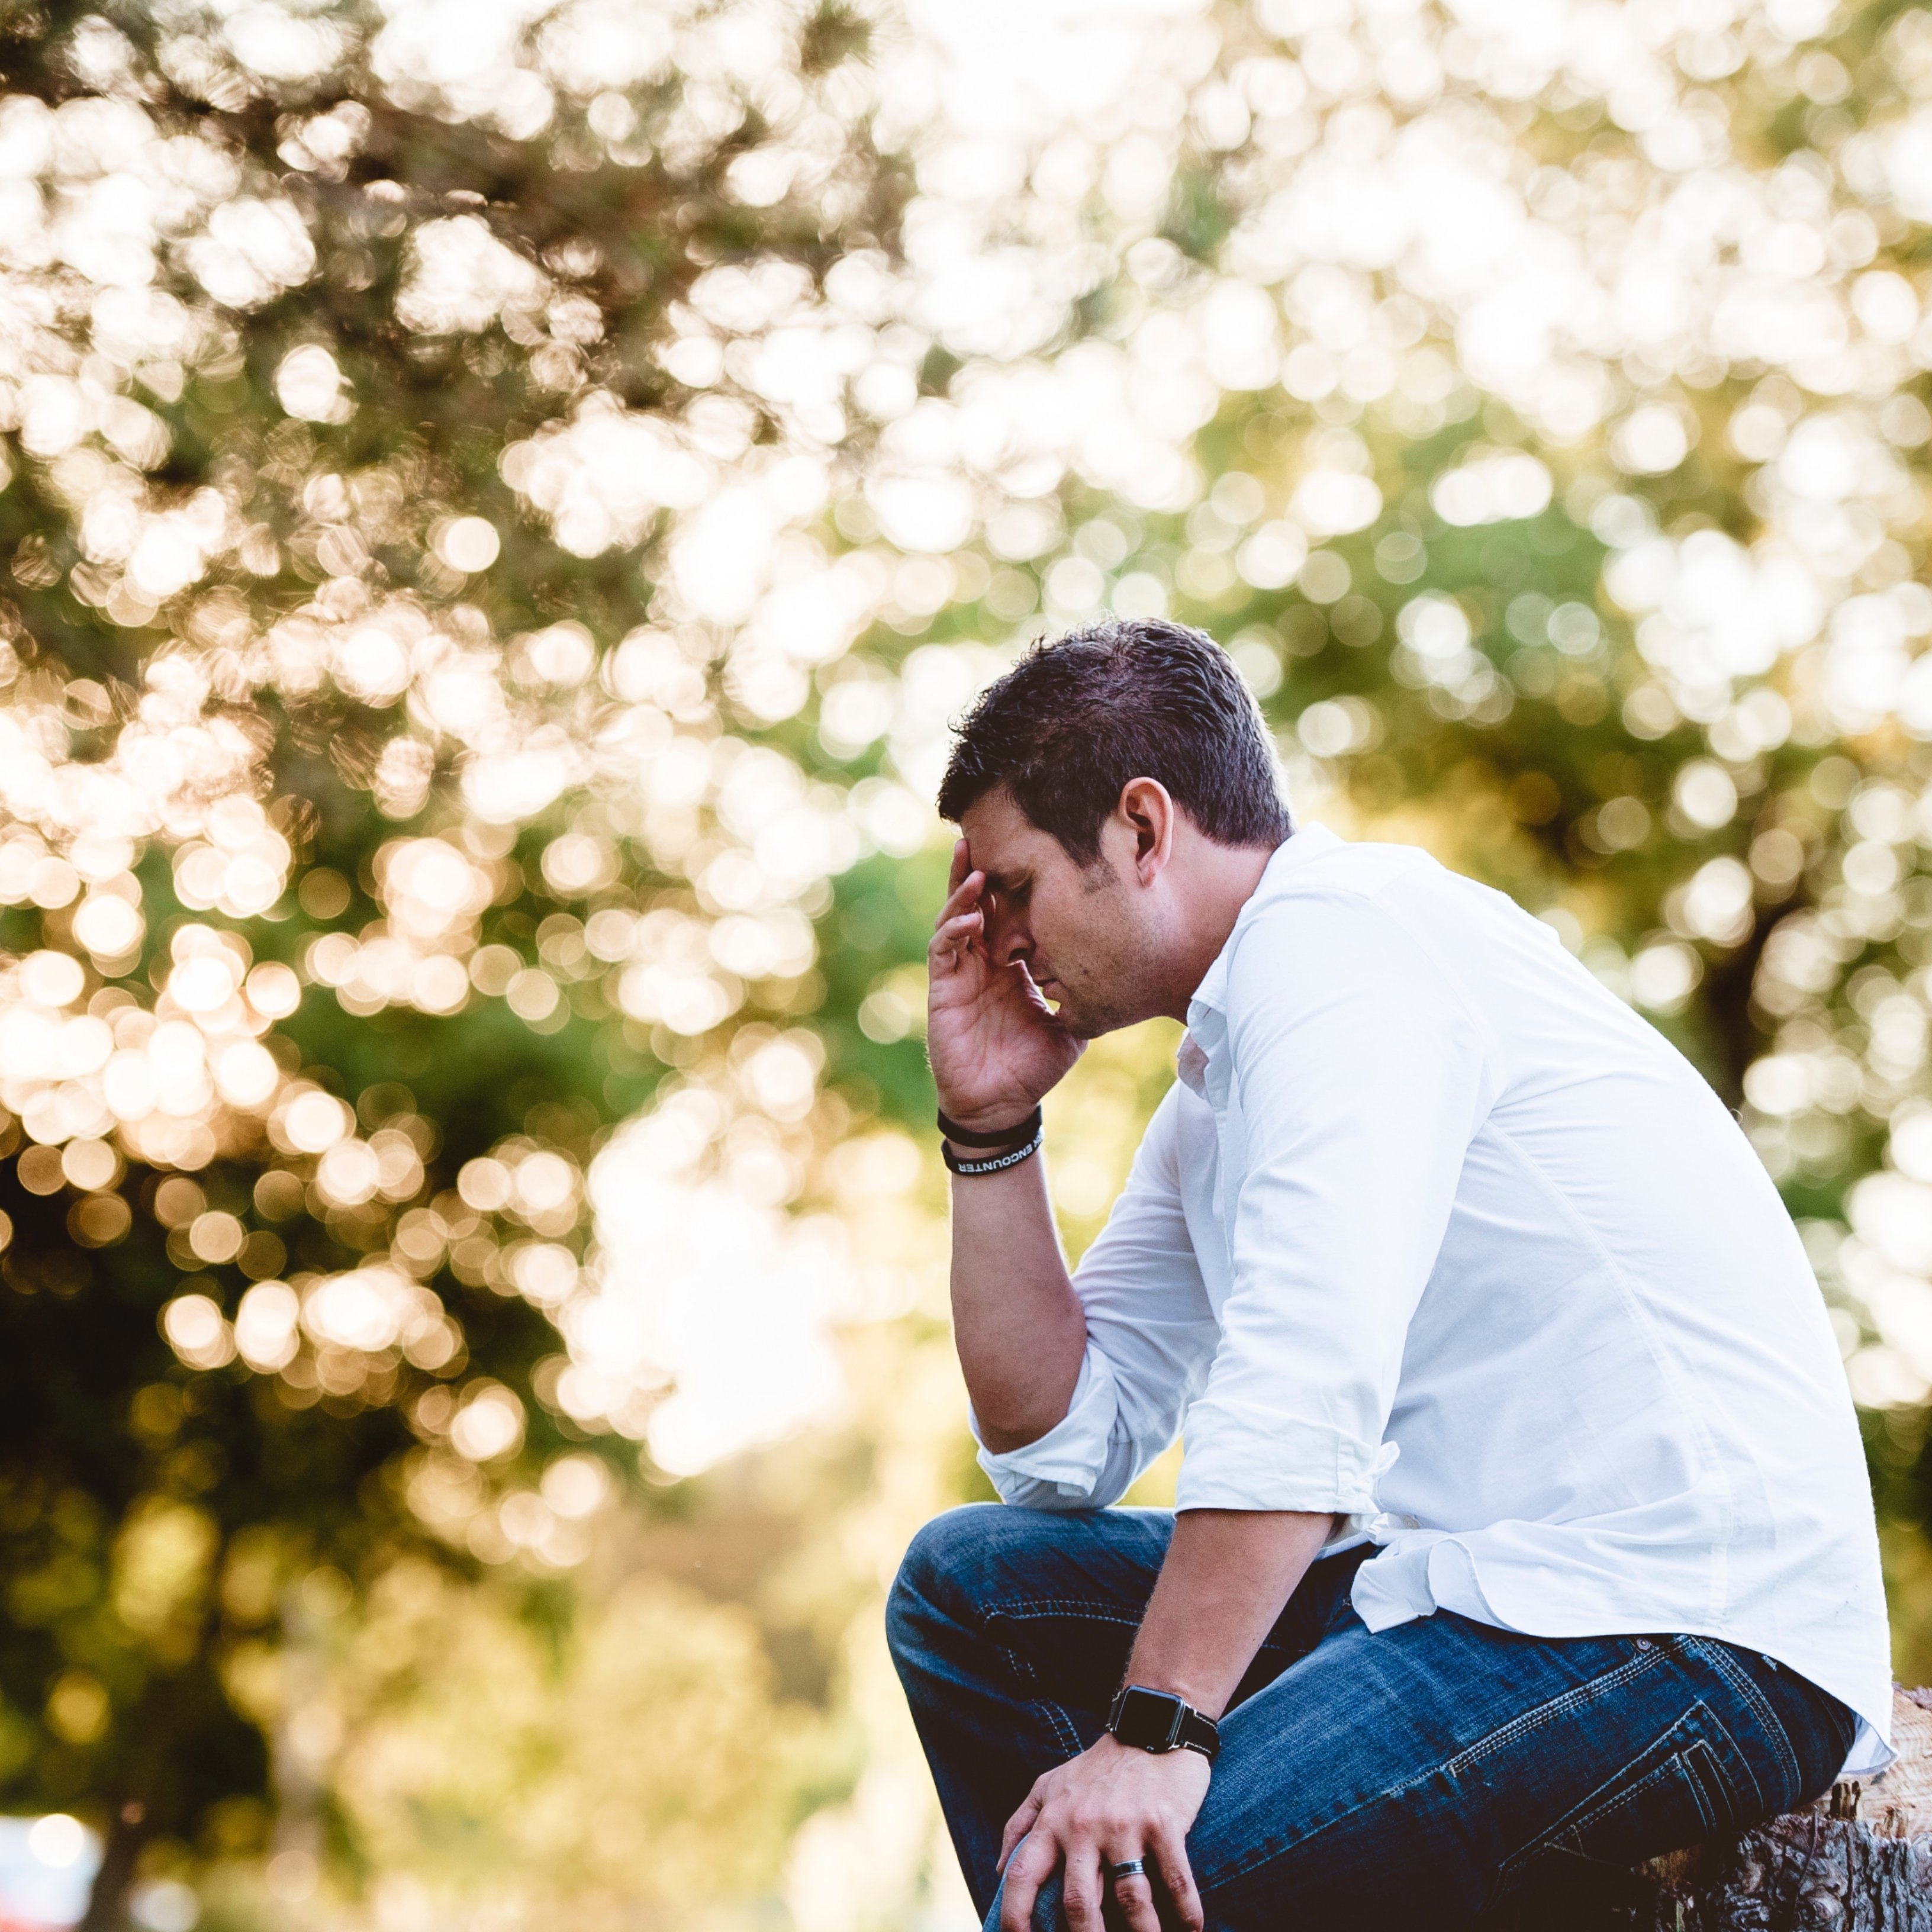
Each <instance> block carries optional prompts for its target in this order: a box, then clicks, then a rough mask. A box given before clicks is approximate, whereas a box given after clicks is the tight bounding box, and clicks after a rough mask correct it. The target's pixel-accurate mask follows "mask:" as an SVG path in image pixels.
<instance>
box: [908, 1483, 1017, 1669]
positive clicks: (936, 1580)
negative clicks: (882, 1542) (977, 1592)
mask: <svg viewBox="0 0 1932 1932" xmlns="http://www.w3.org/2000/svg"><path fill="white" fill-rule="evenodd" d="M1004 1514H1006V1512H1005V1511H1004V1509H1003V1508H1002V1507H1001V1505H999V1504H998V1503H967V1504H964V1505H962V1506H961V1507H960V1508H958V1509H950V1510H948V1511H947V1512H946V1514H944V1516H937V1517H934V1518H933V1520H932V1521H931V1522H930V1523H927V1524H926V1525H925V1526H924V1527H923V1528H922V1529H921V1530H920V1531H919V1534H918V1535H916V1536H915V1537H914V1538H913V1540H912V1541H911V1543H910V1544H909V1545H908V1546H907V1550H906V1553H905V1555H904V1558H903V1559H901V1562H900V1564H899V1568H898V1575H897V1576H896V1577H894V1578H893V1580H892V1591H891V1594H890V1595H889V1596H888V1597H887V1598H886V1641H887V1642H888V1643H889V1644H890V1646H892V1652H893V1654H894V1655H895V1656H897V1657H900V1658H904V1656H905V1655H907V1652H909V1651H910V1650H913V1649H918V1648H919V1647H920V1645H919V1633H920V1632H921V1631H922V1629H923V1628H926V1626H928V1625H929V1624H930V1623H931V1622H932V1619H934V1617H935V1616H938V1615H942V1614H944V1613H943V1612H941V1609H940V1606H941V1604H944V1603H945V1602H946V1601H948V1600H951V1601H959V1598H960V1597H961V1595H962V1589H961V1586H962V1584H967V1583H968V1580H969V1579H970V1578H971V1577H972V1576H973V1575H974V1573H975V1572H976V1571H977V1570H978V1569H979V1568H981V1567H982V1565H983V1561H984V1558H985V1556H986V1551H987V1550H988V1548H989V1546H990V1545H991V1544H992V1541H993V1540H994V1535H995V1532H996V1531H997V1528H998V1523H999V1520H1000V1518H1001V1517H1002V1516H1004ZM964 1595H965V1598H966V1600H967V1601H971V1599H972V1597H973V1595H974V1592H972V1591H971V1589H970V1586H969V1587H968V1589H966V1590H965V1592H964Z"/></svg>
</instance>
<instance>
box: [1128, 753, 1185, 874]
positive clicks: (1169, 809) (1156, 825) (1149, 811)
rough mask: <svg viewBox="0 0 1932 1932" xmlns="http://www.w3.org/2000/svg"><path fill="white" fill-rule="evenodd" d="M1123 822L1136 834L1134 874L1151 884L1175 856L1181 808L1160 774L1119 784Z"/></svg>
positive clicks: (1134, 838)
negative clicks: (1176, 825) (1175, 838)
mask: <svg viewBox="0 0 1932 1932" xmlns="http://www.w3.org/2000/svg"><path fill="white" fill-rule="evenodd" d="M1118 810H1119V815H1120V818H1121V822H1122V823H1123V824H1124V826H1126V828H1127V831H1128V832H1130V833H1131V834H1132V835H1133V841H1134V843H1133V867H1134V876H1135V877H1136V879H1137V880H1139V882H1140V883H1141V884H1142V885H1144V886H1151V885H1152V884H1153V883H1154V880H1156V879H1157V878H1158V877H1160V874H1161V873H1162V872H1163V871H1165V870H1166V866H1167V862H1168V861H1169V859H1171V858H1172V857H1173V856H1174V835H1175V820H1176V819H1177V817H1178V816H1179V808H1178V807H1177V806H1176V805H1175V802H1174V800H1173V799H1172V798H1171V797H1170V796H1169V795H1168V790H1167V787H1166V786H1165V785H1164V784H1162V783H1161V781H1160V779H1158V778H1130V779H1129V780H1128V781H1127V783H1126V784H1124V786H1122V787H1121V802H1120V805H1119V808H1118Z"/></svg>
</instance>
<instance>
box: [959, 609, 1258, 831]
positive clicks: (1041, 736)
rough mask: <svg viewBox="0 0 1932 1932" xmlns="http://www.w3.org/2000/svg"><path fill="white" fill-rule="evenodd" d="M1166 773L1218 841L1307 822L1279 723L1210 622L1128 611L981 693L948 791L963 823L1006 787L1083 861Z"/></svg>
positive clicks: (1045, 647) (1047, 645)
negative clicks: (1131, 792)
mask: <svg viewBox="0 0 1932 1932" xmlns="http://www.w3.org/2000/svg"><path fill="white" fill-rule="evenodd" d="M1130 778H1157V779H1159V780H1160V782H1161V783H1162V784H1164V785H1165V786H1166V787H1167V789H1168V791H1169V794H1170V795H1171V796H1172V798H1173V799H1174V802H1175V804H1177V805H1179V806H1180V807H1181V809H1182V810H1183V811H1185V812H1186V813H1187V815H1188V817H1190V818H1191V819H1192V820H1193V821H1194V823H1195V824H1196V826H1198V827H1199V829H1200V830H1201V831H1202V832H1204V833H1205V835H1207V836H1208V838H1211V839H1212V840H1214V842H1215V843H1216V844H1217V845H1268V846H1273V845H1279V844H1280V843H1281V841H1283V839H1284V838H1286V837H1287V836H1288V835H1289V833H1290V832H1292V831H1293V830H1294V829H1295V823H1294V820H1292V818H1291V817H1289V810H1288V807H1287V805H1286V804H1285V803H1284V802H1283V799H1282V796H1281V791H1280V787H1279V785H1278V784H1277V781H1276V776H1275V760H1274V751H1273V748H1272V746H1271V744H1270V742H1269V739H1268V730H1267V727H1265V725H1264V724H1262V718H1261V713H1260V712H1259V710H1257V709H1256V706H1255V701H1254V700H1253V697H1250V695H1249V692H1248V688H1247V685H1245V684H1244V683H1243V682H1241V674H1240V673H1239V672H1238V671H1237V670H1235V666H1234V663H1233V661H1232V659H1231V658H1229V655H1228V654H1227V652H1226V651H1224V650H1223V649H1222V648H1221V646H1220V645H1219V644H1217V643H1215V641H1214V639H1213V638H1212V637H1209V636H1208V634H1206V633H1205V631H1197V630H1194V629H1193V628H1190V626H1189V625H1186V624H1172V623H1169V622H1166V620H1165V619H1161V618H1152V617H1148V618H1138V617H1137V618H1120V619H1115V620H1112V621H1111V622H1106V623H1102V624H1090V625H1086V626H1085V628H1082V629H1080V630H1078V631H1068V632H1067V634H1066V635H1065V636H1064V637H1057V638H1055V639H1054V640H1052V641H1051V642H1048V641H1046V640H1042V641H1041V642H1040V643H1037V644H1035V645H1034V647H1033V648H1032V649H1031V650H1030V651H1029V652H1028V653H1027V654H1026V655H1025V657H1023V658H1022V659H1021V660H1020V661H1019V663H1018V664H1016V665H1015V666H1014V667H1013V669H1012V670H1010V671H1008V672H1007V674H1006V676H1004V677H1003V678H1001V679H999V681H998V682H997V683H995V684H993V685H990V686H989V688H987V689H986V691H983V692H982V693H981V694H980V697H979V699H978V700H977V702H976V703H974V706H973V708H972V709H971V710H970V711H968V712H967V714H966V715H965V718H964V719H963V720H962V722H961V724H960V726H959V741H958V742H957V743H956V744H955V745H954V746H953V756H952V757H951V758H950V760H948V761H947V767H946V776H945V778H944V780H943V781H941V785H940V787H939V809H940V811H941V815H942V816H944V817H947V818H950V819H951V820H953V821H954V822H955V823H958V821H959V820H960V819H961V818H962V817H963V816H964V815H965V814H966V813H967V812H968V811H970V810H971V808H972V807H973V806H974V805H975V804H977V802H978V801H979V800H980V799H982V798H983V797H984V796H986V793H989V792H990V791H993V790H997V789H998V787H1000V786H1001V785H1004V786H1005V787H1006V788H1007V790H1009V791H1010V792H1011V793H1012V794H1013V802H1015V803H1016V805H1019V808H1020V809H1021V811H1023V812H1025V814H1026V815H1027V817H1028V819H1030V820H1031V821H1032V822H1033V823H1034V824H1035V825H1037V826H1039V828H1040V829H1041V830H1042V831H1043V832H1052V835H1054V837H1055V838H1058V840H1059V841H1060V842H1061V844H1062V845H1063V846H1064V847H1066V849H1067V853H1069V855H1070V856H1071V857H1073V859H1076V861H1078V862H1079V863H1080V864H1082V865H1091V864H1092V863H1093V862H1094V860H1095V859H1097V858H1098V857H1099V856H1100V827H1101V826H1103V824H1104V823H1106V819H1107V817H1108V814H1109V813H1110V812H1112V811H1113V810H1114V808H1115V807H1116V806H1117V805H1118V804H1119V803H1120V802H1121V791H1122V790H1123V789H1124V787H1125V786H1126V785H1127V781H1129V780H1130Z"/></svg>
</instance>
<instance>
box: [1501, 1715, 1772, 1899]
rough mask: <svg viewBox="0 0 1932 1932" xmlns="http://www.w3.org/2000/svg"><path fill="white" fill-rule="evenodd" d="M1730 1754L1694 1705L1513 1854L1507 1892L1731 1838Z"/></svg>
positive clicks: (1716, 1728) (1505, 1875) (1735, 1813)
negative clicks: (1567, 1873) (1527, 1879)
mask: <svg viewBox="0 0 1932 1932" xmlns="http://www.w3.org/2000/svg"><path fill="white" fill-rule="evenodd" d="M1735 1755H1736V1753H1735V1749H1734V1748H1732V1747H1731V1746H1730V1739H1729V1738H1728V1736H1727V1733H1725V1731H1724V1727H1723V1726H1722V1725H1721V1724H1719V1723H1718V1720H1717V1718H1715V1716H1714V1715H1713V1714H1712V1712H1711V1710H1710V1709H1709V1706H1706V1705H1704V1704H1702V1703H1699V1704H1695V1705H1694V1706H1692V1707H1691V1709H1690V1710H1688V1711H1687V1712H1685V1714H1684V1715H1683V1716H1682V1718H1679V1720H1678V1721H1677V1722H1676V1724H1673V1725H1672V1726H1671V1727H1670V1730H1667V1732H1665V1733H1664V1735H1663V1736H1661V1737H1660V1738H1658V1739H1657V1740H1656V1741H1655V1742H1653V1743H1652V1745H1650V1746H1649V1748H1648V1749H1647V1750H1646V1751H1643V1753H1641V1754H1640V1755H1639V1756H1638V1757H1637V1758H1636V1759H1635V1760H1634V1761H1633V1762H1632V1763H1630V1764H1628V1765H1627V1766H1625V1768H1624V1769H1622V1771H1620V1772H1618V1773H1617V1774H1616V1775H1615V1776H1614V1777H1612V1778H1607V1779H1606V1780H1605V1781H1604V1782H1603V1783H1602V1784H1600V1785H1599V1786H1598V1787H1597V1789H1596V1790H1594V1791H1592V1793H1590V1794H1589V1796H1588V1797H1586V1799H1583V1802H1581V1803H1580V1804H1579V1805H1574V1806H1573V1807H1572V1808H1571V1810H1570V1811H1568V1812H1567V1813H1566V1814H1565V1815H1564V1816H1563V1817H1561V1818H1559V1819H1558V1820H1556V1823H1554V1824H1553V1825H1552V1826H1550V1827H1549V1828H1548V1829H1547V1830H1546V1831H1544V1832H1542V1833H1541V1834H1540V1835H1538V1837H1537V1838H1535V1840H1534V1841H1532V1843H1529V1844H1528V1845H1526V1846H1524V1847H1523V1849H1522V1850H1521V1851H1520V1852H1517V1853H1515V1854H1514V1855H1513V1856H1512V1857H1511V1858H1509V1859H1508V1861H1506V1862H1505V1864H1504V1866H1503V1868H1502V1872H1501V1873H1499V1879H1500V1881H1501V1885H1500V1887H1499V1888H1508V1887H1509V1886H1511V1885H1512V1884H1513V1883H1514V1882H1515V1881H1516V1880H1517V1879H1520V1878H1522V1877H1524V1876H1527V1875H1528V1874H1529V1873H1532V1871H1534V1872H1535V1873H1539V1874H1544V1875H1553V1874H1556V1873H1561V1872H1562V1870H1565V1869H1566V1868H1568V1869H1569V1870H1580V1869H1581V1868H1582V1867H1585V1866H1589V1865H1616V1866H1619V1867H1628V1866H1630V1865H1633V1864H1637V1863H1638V1862H1639V1861H1640V1860H1642V1859H1644V1858H1655V1857H1658V1856H1659V1855H1661V1854H1662V1853H1663V1852H1673V1851H1679V1850H1681V1849H1683V1848H1684V1847H1685V1846H1688V1845H1695V1844H1699V1843H1702V1842H1703V1841H1704V1840H1706V1839H1707V1838H1716V1837H1718V1836H1721V1835H1723V1834H1724V1833H1727V1832H1731V1831H1734V1830H1736V1829H1738V1828H1739V1826H1740V1825H1741V1824H1742V1823H1744V1822H1745V1806H1744V1805H1741V1803H1740V1802H1739V1796H1738V1794H1737V1792H1736V1789H1735V1787H1734V1784H1733V1780H1732V1778H1730V1776H1729V1775H1727V1772H1726V1771H1725V1769H1724V1758H1725V1757H1727V1756H1731V1757H1735Z"/></svg>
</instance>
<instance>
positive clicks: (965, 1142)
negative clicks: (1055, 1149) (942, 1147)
mask: <svg viewBox="0 0 1932 1932" xmlns="http://www.w3.org/2000/svg"><path fill="white" fill-rule="evenodd" d="M1041 1125H1042V1120H1041V1115H1040V1109H1038V1108H1037V1107H1036V1108H1034V1110H1033V1112H1031V1113H1030V1114H1029V1115H1028V1116H1027V1117H1026V1118H1025V1120H1023V1121H1016V1122H1015V1123H1014V1124H1013V1126H1012V1127H1002V1128H1001V1129H1000V1130H999V1131H998V1133H991V1134H976V1133H974V1131H973V1130H972V1129H971V1128H970V1127H962V1126H961V1125H960V1124H959V1122H958V1121H956V1120H953V1119H952V1118H950V1116H949V1115H947V1112H946V1110H945V1109H944V1108H943V1107H942V1108H941V1109H940V1110H939V1131H940V1132H941V1133H942V1134H944V1136H946V1138H947V1139H948V1140H950V1141H956V1142H958V1143H959V1145H960V1146H962V1147H969V1148H1014V1147H1018V1146H1019V1145H1020V1143H1021V1142H1022V1141H1029V1140H1031V1139H1033V1137H1034V1135H1035V1134H1037V1133H1039V1132H1040V1127H1041Z"/></svg>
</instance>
